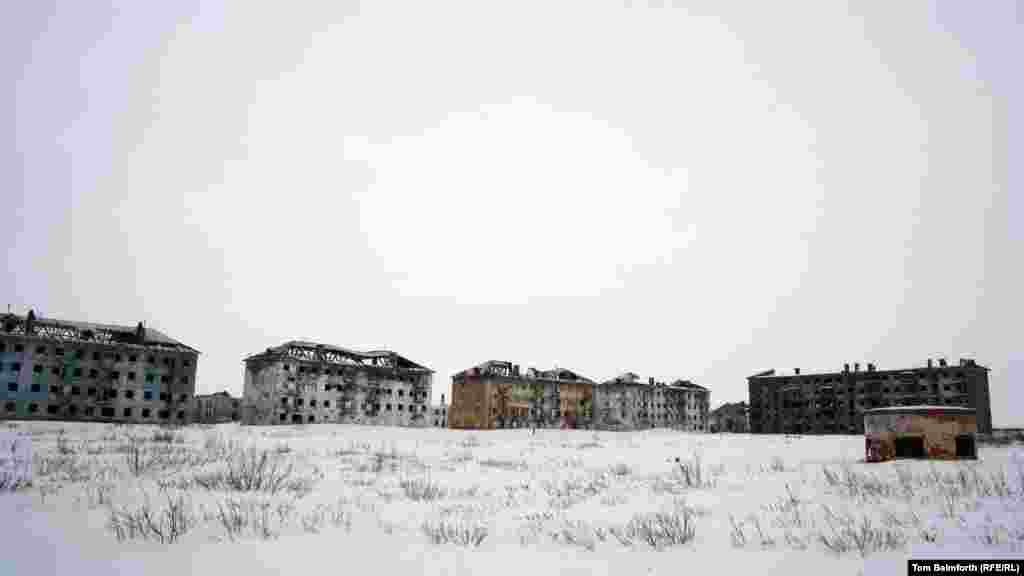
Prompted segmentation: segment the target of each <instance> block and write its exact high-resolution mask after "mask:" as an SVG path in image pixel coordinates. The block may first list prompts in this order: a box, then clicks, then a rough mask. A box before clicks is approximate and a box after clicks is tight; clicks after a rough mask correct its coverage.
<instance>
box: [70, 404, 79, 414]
mask: <svg viewBox="0 0 1024 576" xmlns="http://www.w3.org/2000/svg"><path fill="white" fill-rule="evenodd" d="M76 414H78V406H75V405H74V404H72V405H71V406H68V415H69V416H74V415H76Z"/></svg>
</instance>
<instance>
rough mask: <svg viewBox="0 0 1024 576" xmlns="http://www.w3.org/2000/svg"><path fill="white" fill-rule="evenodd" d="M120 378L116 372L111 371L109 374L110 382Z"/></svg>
mask: <svg viewBox="0 0 1024 576" xmlns="http://www.w3.org/2000/svg"><path fill="white" fill-rule="evenodd" d="M120 377H121V374H120V373H118V372H116V371H113V372H111V373H110V379H111V380H117V379H118V378H120Z"/></svg>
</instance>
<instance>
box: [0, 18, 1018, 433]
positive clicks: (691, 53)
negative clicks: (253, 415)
mask: <svg viewBox="0 0 1024 576" xmlns="http://www.w3.org/2000/svg"><path fill="white" fill-rule="evenodd" d="M173 4H174V6H173V7H154V6H153V5H140V4H137V3H129V2H125V3H123V5H109V6H98V5H95V4H94V3H89V5H88V6H85V5H81V4H78V3H74V2H66V1H59V2H56V3H54V2H49V3H42V2H40V3H28V4H25V5H23V6H19V7H18V8H16V9H15V10H16V11H21V12H20V13H18V14H16V16H17V17H15V18H13V19H9V20H6V21H5V23H4V24H0V38H2V39H0V78H2V79H3V81H5V82H6V83H7V85H8V86H10V87H12V88H13V90H12V89H9V90H3V91H0V104H3V105H4V108H5V109H7V110H9V111H12V112H13V113H12V114H10V115H7V116H0V134H4V135H5V136H0V189H3V190H9V191H11V192H10V193H9V195H8V193H7V192H5V193H4V197H5V199H8V198H9V200H8V202H5V203H4V204H5V205H6V207H7V209H8V210H7V211H5V212H6V213H4V214H0V238H2V239H3V241H4V245H5V246H6V247H7V254H8V259H7V260H8V262H9V265H8V275H9V279H8V281H5V282H3V283H2V284H0V297H2V298H3V300H4V302H3V303H10V304H12V307H13V309H14V310H15V311H18V312H19V313H24V312H25V311H26V310H27V309H28V308H29V307H34V308H35V309H36V311H37V313H41V314H43V315H48V316H55V317H64V318H74V319H82V320H92V321H99V322H121V323H126V324H134V323H135V322H137V321H139V320H144V321H146V322H147V323H148V324H149V325H151V326H153V327H155V328H158V329H161V330H163V331H165V332H167V333H168V334H169V335H171V336H172V337H174V338H177V339H179V340H182V341H184V342H185V343H187V344H189V345H191V346H194V347H196V348H198V349H200V350H201V351H202V352H203V356H202V358H201V360H200V364H199V376H198V387H199V391H200V392H213V391H217V390H221V389H228V390H230V391H232V392H234V393H236V394H237V393H240V391H241V386H242V364H241V360H242V358H243V357H244V356H246V355H248V354H251V353H255V352H258V351H260V350H262V349H264V348H267V347H270V346H275V345H278V344H280V343H281V342H283V341H285V340H289V339H296V338H308V339H313V340H317V341H322V342H325V343H330V344H336V345H340V346H346V347H351V348H357V349H363V348H390V349H393V350H395V351H397V352H399V353H401V354H403V355H406V356H408V357H409V358H411V359H412V360H415V361H418V362H421V363H423V364H426V365H427V366H429V367H431V368H432V369H434V370H436V371H437V375H436V377H435V400H437V399H438V398H439V397H440V394H441V393H442V392H447V389H448V386H449V384H450V376H451V374H452V373H454V372H456V371H458V370H461V369H463V368H466V367H468V366H470V365H474V364H477V363H479V362H482V361H484V360H488V359H507V360H512V361H513V362H517V363H520V364H522V365H524V366H536V367H539V368H550V367H551V366H553V365H556V364H557V365H559V366H565V367H568V368H571V369H574V370H577V371H579V372H581V373H582V374H584V375H587V376H589V377H591V378H593V379H596V380H603V379H606V378H609V377H611V376H613V375H615V374H616V373H618V372H621V371H625V370H632V371H634V372H637V373H638V374H641V375H642V376H645V377H646V376H655V377H656V378H659V379H665V380H669V379H675V378H688V379H691V380H693V381H695V382H698V383H700V384H702V385H704V386H707V387H708V388H710V389H711V391H712V405H718V404H720V403H722V402H725V401H737V400H741V399H745V398H746V377H747V376H749V375H751V374H753V373H755V372H759V371H761V370H765V369H768V368H773V367H774V368H776V369H782V370H791V369H792V368H793V367H796V366H800V367H802V368H803V369H804V370H805V371H813V370H835V369H839V368H841V367H842V364H843V363H844V362H850V363H853V362H860V363H861V364H862V365H864V364H866V363H867V362H874V363H875V364H877V365H878V366H879V367H880V368H883V369H885V368H903V367H908V366H916V365H923V364H924V363H925V361H926V359H927V358H937V357H940V356H944V357H946V358H947V359H949V360H950V361H952V362H954V363H955V362H956V360H957V359H958V358H959V357H961V356H963V357H973V358H976V359H977V360H978V361H979V362H980V363H982V364H984V365H987V366H989V367H991V368H992V373H991V387H992V397H993V417H994V420H995V424H996V425H997V426H1007V425H1019V426H1020V425H1024V392H1022V391H1021V386H1020V381H1021V378H1022V374H1024V347H1022V346H1021V344H1020V343H1021V338H1020V328H1019V327H1020V326H1021V325H1022V320H1024V317H1022V316H1024V315H1022V313H1021V306H1020V305H1019V304H1018V301H1017V300H1018V297H1019V295H1020V294H1021V292H1022V288H1024V282H1022V273H1021V266H1020V256H1019V254H1021V253H1022V252H1024V250H1022V248H1024V232H1022V231H1021V230H1022V223H1024V200H1022V199H1021V198H1022V195H1021V189H1022V185H1021V182H1022V169H1021V167H1020V166H1019V162H1017V164H1018V165H1014V161H1013V159H1014V158H1020V156H1021V151H1022V150H1024V147H1022V145H1021V127H1022V125H1024V122H1022V113H1021V102H1022V101H1024V90H1022V81H1021V80H1020V79H1019V77H1018V75H1015V74H1014V71H1013V70H1014V68H1013V63H1014V61H1015V57H1014V56H1013V55H1014V54H1017V55H1019V54H1021V53H1024V41H1022V40H1021V38H1024V30H1022V26H1021V24H1020V22H1021V14H1020V10H1019V8H1017V7H1016V6H1015V4H1014V3H1013V2H1011V1H1004V2H997V1H992V2H985V3H983V4H974V3H971V4H970V5H967V4H962V3H960V2H952V1H950V2H942V3H938V4H934V3H924V2H911V1H906V2H899V3H879V4H872V5H867V4H865V3H853V5H852V6H847V5H844V4H843V3H839V2H822V1H814V2H796V3H792V4H789V5H788V6H787V8H781V7H780V6H779V5H777V4H769V3H761V2H749V3H748V2H743V3H741V2H732V3H721V2H680V1H677V2H674V3H673V2H662V3H659V4H656V5H653V6H652V5H647V4H643V3H639V2H633V3H628V2H627V3H625V4H623V3H621V2H619V3H610V2H598V1H594V0H589V1H587V2H550V1H547V2H525V1H524V2H516V3H508V2H480V1H477V2H462V3H444V2H366V3H363V4H362V5H361V6H359V5H356V4H355V3H351V2H350V3H341V2H309V3H306V2H290V3H288V4H287V6H286V5H284V4H273V5H272V4H270V3H266V4H260V3H253V2H245V1H241V0H238V1H230V2H226V3H217V2H201V3H200V2H198V1H197V0H191V1H183V2H179V3H173ZM7 123H10V126H9V127H8V126H7ZM5 127H7V128H8V129H4V128H5ZM8 134H9V135H10V136H7V135H8Z"/></svg>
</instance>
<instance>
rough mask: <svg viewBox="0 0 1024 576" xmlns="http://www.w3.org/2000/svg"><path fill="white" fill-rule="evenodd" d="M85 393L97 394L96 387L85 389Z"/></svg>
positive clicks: (89, 394)
mask: <svg viewBox="0 0 1024 576" xmlns="http://www.w3.org/2000/svg"><path fill="white" fill-rule="evenodd" d="M85 395H86V396H95V395H96V389H95V388H89V389H88V390H86V391H85Z"/></svg>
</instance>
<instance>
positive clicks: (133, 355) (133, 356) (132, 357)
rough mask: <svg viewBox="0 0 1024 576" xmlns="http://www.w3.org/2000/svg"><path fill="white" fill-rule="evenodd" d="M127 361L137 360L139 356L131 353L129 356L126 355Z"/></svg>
mask: <svg viewBox="0 0 1024 576" xmlns="http://www.w3.org/2000/svg"><path fill="white" fill-rule="evenodd" d="M128 361H129V362H138V361H139V357H138V356H136V355H135V354H132V355H131V356H129V357H128Z"/></svg>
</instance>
